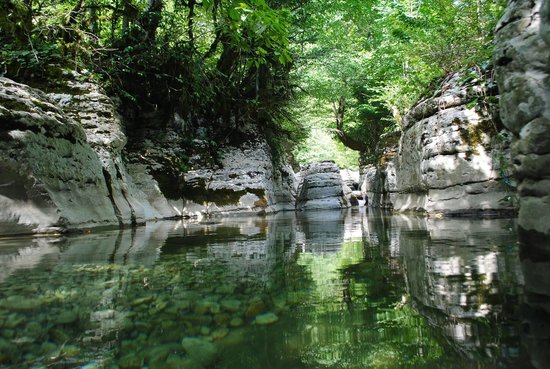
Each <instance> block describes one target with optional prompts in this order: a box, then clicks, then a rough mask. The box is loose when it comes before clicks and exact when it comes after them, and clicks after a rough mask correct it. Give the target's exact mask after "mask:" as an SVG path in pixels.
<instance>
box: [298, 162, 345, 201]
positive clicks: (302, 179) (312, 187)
mask: <svg viewBox="0 0 550 369" xmlns="http://www.w3.org/2000/svg"><path fill="white" fill-rule="evenodd" d="M297 179H298V183H299V184H298V190H297V192H296V193H297V197H296V209H297V210H306V209H308V210H309V209H340V208H345V207H349V206H350V203H349V201H348V199H347V198H346V196H345V194H344V189H345V188H347V189H346V190H347V192H351V190H350V189H349V187H347V186H346V185H345V184H344V182H343V180H342V176H341V175H340V170H339V169H338V167H337V166H336V164H335V163H334V162H332V161H323V162H320V163H313V164H309V165H307V166H305V167H304V168H303V169H302V170H301V171H300V172H299V173H298V175H297Z"/></svg>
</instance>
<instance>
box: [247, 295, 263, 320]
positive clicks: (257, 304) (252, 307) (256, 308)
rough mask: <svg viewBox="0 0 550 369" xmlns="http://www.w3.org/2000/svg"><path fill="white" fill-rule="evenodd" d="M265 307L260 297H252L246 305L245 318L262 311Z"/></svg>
mask: <svg viewBox="0 0 550 369" xmlns="http://www.w3.org/2000/svg"><path fill="white" fill-rule="evenodd" d="M265 309H266V306H265V303H264V302H263V300H262V299H261V298H260V297H254V298H252V299H251V300H250V301H249V303H248V307H247V308H246V311H245V313H244V315H245V316H246V317H247V318H252V317H254V316H256V315H258V314H260V313H261V312H263V311H264V310H265Z"/></svg>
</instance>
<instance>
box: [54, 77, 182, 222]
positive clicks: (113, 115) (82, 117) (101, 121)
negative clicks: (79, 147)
mask: <svg viewBox="0 0 550 369" xmlns="http://www.w3.org/2000/svg"><path fill="white" fill-rule="evenodd" d="M62 90H63V91H64V92H52V93H49V94H48V97H49V98H50V99H52V100H53V101H54V102H56V103H57V105H58V106H59V107H60V108H61V109H63V111H64V112H65V113H66V115H67V116H68V117H70V118H72V119H73V120H74V121H76V122H78V123H79V125H80V126H81V127H82V128H83V129H84V132H85V134H86V140H87V142H88V144H89V145H90V146H91V147H92V149H93V150H94V151H95V152H96V154H97V156H98V158H99V160H100V163H101V166H102V168H103V169H102V173H103V176H104V177H105V182H106V184H107V189H108V192H109V199H110V201H111V204H112V207H113V209H114V211H115V214H116V216H117V219H118V221H119V223H121V224H125V223H126V224H127V223H143V222H145V221H146V220H150V219H160V218H166V217H173V216H176V215H177V212H176V211H175V210H174V209H173V208H172V207H170V206H169V205H168V203H167V202H166V200H164V201H153V202H152V203H151V202H150V201H149V198H150V197H153V198H155V197H159V195H160V197H161V198H163V196H162V194H161V193H160V191H159V190H158V186H155V185H154V184H153V183H148V186H147V187H142V188H143V189H147V193H145V192H144V191H142V190H141V188H138V186H136V184H135V183H134V181H133V178H132V177H131V176H130V175H129V174H128V171H127V168H126V165H125V162H124V160H123V156H122V155H123V153H122V151H123V149H124V147H125V145H126V143H127V139H126V135H125V134H124V132H123V125H122V121H121V119H120V117H119V115H118V113H117V111H116V107H115V105H114V103H113V101H112V100H111V99H110V98H109V97H108V96H107V95H106V94H105V92H104V91H103V90H101V88H100V87H99V86H98V85H96V84H93V83H89V82H77V81H75V80H73V79H68V80H67V81H65V86H63V88H62ZM136 174H137V173H136Z"/></svg>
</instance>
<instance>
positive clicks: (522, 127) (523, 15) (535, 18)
mask: <svg viewBox="0 0 550 369" xmlns="http://www.w3.org/2000/svg"><path fill="white" fill-rule="evenodd" d="M543 3H544V4H543ZM496 34H497V37H496V49H495V63H496V72H497V78H498V83H499V86H500V89H501V100H500V108H501V117H502V122H503V123H504V125H505V126H506V127H507V128H508V129H509V130H510V131H512V132H513V133H514V135H515V137H516V139H517V141H516V143H515V144H514V153H513V155H514V167H515V173H516V176H517V177H518V180H519V187H518V192H519V196H520V197H521V207H520V213H519V225H520V226H521V227H522V228H523V229H524V230H526V231H529V232H535V233H538V234H540V235H545V236H547V237H550V215H549V214H550V4H549V3H548V1H546V2H543V1H541V0H536V1H528V2H521V1H514V2H511V3H510V4H509V6H508V8H507V10H506V13H505V15H504V16H503V18H502V19H501V20H500V23H499V24H498V25H497V33H496ZM549 252H550V251H549Z"/></svg>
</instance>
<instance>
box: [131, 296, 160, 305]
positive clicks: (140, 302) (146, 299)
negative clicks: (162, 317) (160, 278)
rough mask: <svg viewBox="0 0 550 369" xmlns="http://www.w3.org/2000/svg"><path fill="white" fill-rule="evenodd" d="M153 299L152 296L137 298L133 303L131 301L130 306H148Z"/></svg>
mask: <svg viewBox="0 0 550 369" xmlns="http://www.w3.org/2000/svg"><path fill="white" fill-rule="evenodd" d="M154 298H155V297H154V296H147V297H142V298H139V299H135V300H134V301H132V303H131V304H130V305H132V306H139V305H144V304H148V303H150V302H151V301H153V299H154Z"/></svg>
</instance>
